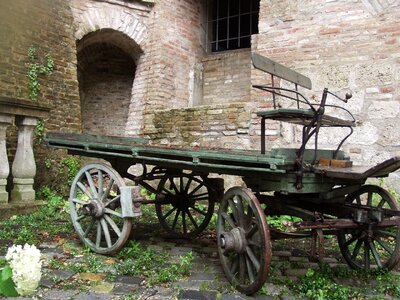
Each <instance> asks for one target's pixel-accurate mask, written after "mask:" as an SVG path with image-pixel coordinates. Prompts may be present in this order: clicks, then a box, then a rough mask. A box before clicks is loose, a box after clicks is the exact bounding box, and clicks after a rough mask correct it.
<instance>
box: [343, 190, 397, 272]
mask: <svg viewBox="0 0 400 300" xmlns="http://www.w3.org/2000/svg"><path fill="white" fill-rule="evenodd" d="M346 202H347V203H352V204H354V205H357V206H359V207H366V206H368V207H374V208H383V209H385V208H386V209H391V210H396V211H398V210H400V206H399V205H398V204H397V202H396V200H395V199H394V198H393V197H392V195H390V194H389V192H387V191H386V190H384V189H382V188H381V187H379V186H373V185H365V186H362V187H361V188H360V189H359V190H358V191H356V192H354V193H352V194H350V195H348V196H347V198H346ZM338 242H339V247H340V250H341V252H342V255H343V257H344V259H345V260H346V262H347V263H348V264H349V266H351V267H352V268H354V269H364V270H370V269H389V270H391V269H393V268H394V267H395V266H396V265H397V263H398V262H399V259H400V244H399V242H400V226H399V225H397V226H396V225H393V226H390V227H384V228H383V227H376V226H374V225H373V224H371V225H365V227H364V228H363V229H343V230H341V231H340V232H339V234H338Z"/></svg>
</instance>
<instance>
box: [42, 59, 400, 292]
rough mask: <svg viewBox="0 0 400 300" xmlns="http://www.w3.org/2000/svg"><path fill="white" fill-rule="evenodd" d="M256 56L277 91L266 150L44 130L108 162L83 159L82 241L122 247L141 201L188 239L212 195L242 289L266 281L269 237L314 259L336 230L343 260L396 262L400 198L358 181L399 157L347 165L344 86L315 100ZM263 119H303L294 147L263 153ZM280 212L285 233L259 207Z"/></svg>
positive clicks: (234, 278)
mask: <svg viewBox="0 0 400 300" xmlns="http://www.w3.org/2000/svg"><path fill="white" fill-rule="evenodd" d="M253 64H254V66H255V67H256V68H257V69H260V70H262V71H265V72H267V73H268V74H270V75H271V80H270V82H269V83H268V84H264V85H258V86H255V88H258V89H260V90H262V92H263V93H265V94H267V95H269V96H270V97H272V100H273V109H270V110H267V111H259V112H258V116H259V117H260V118H261V152H259V151H252V150H251V151H244V150H243V151H242V150H214V149H213V150H211V149H201V148H193V149H192V148H169V147H161V146H154V145H151V144H150V143H149V141H148V140H146V139H144V138H132V137H110V136H97V135H89V134H75V133H61V132H50V133H48V134H47V136H46V141H47V144H48V145H49V146H50V147H53V148H60V149H67V150H68V153H70V154H74V155H82V156H86V157H94V158H99V159H102V160H105V161H107V162H108V163H107V164H106V163H104V162H95V163H89V164H87V165H85V166H84V167H82V168H81V170H80V171H79V172H78V174H77V175H76V177H75V179H74V181H73V183H72V186H71V192H70V199H69V202H70V207H71V219H72V222H73V225H74V227H75V230H76V232H77V233H78V235H79V237H80V238H81V240H82V241H83V243H85V244H86V245H87V246H88V247H90V248H91V249H92V250H93V251H95V252H98V253H102V254H112V253H115V252H117V251H118V250H119V249H121V247H123V246H124V244H125V242H126V241H127V239H128V238H129V234H130V231H131V227H132V222H131V221H132V218H133V217H136V216H139V215H140V214H141V209H140V207H141V205H142V204H154V205H155V208H156V213H157V217H158V219H159V221H160V223H161V225H162V227H163V228H164V229H165V230H166V231H168V232H169V233H171V234H174V235H178V236H184V237H192V236H195V235H197V234H199V233H200V232H202V231H203V230H204V229H205V228H206V226H207V225H208V223H209V222H210V220H211V217H212V215H213V213H214V207H215V203H219V211H218V220H217V241H218V251H219V256H220V261H221V264H222V266H223V269H224V272H225V274H226V276H227V278H228V280H229V281H230V282H231V284H232V285H234V286H235V287H236V288H237V289H238V290H239V291H241V292H244V293H246V294H253V293H255V292H257V291H258V290H259V289H260V288H261V287H262V285H263V284H264V282H265V280H266V279H267V275H268V272H269V268H270V262H271V257H272V251H271V239H275V238H287V237H292V238H295V237H311V238H312V241H313V242H312V251H311V252H312V254H313V255H314V256H316V257H321V256H322V255H323V241H324V238H323V236H324V235H325V234H330V235H332V234H335V235H336V236H337V240H338V244H339V248H340V251H341V253H342V255H343V257H344V259H345V260H346V262H347V263H348V264H349V265H350V267H352V268H361V269H366V270H370V269H392V268H394V267H395V266H396V265H397V264H398V262H399V259H400V250H399V237H400V229H399V225H400V222H399V221H400V219H399V216H400V213H399V204H398V203H397V201H396V200H395V199H394V198H393V196H392V195H391V194H390V193H389V192H388V191H386V190H385V189H383V188H381V187H380V186H376V185H365V182H366V180H367V179H368V178H372V177H375V178H376V177H385V176H387V175H388V174H389V173H391V172H393V171H395V170H397V169H398V168H399V167H400V157H393V158H391V159H389V160H386V161H384V162H382V163H380V164H378V165H376V166H373V167H363V166H352V162H351V161H350V160H349V158H348V157H347V156H346V155H345V153H344V152H343V151H341V150H340V148H341V146H342V144H343V142H344V141H345V140H346V139H347V137H349V136H350V134H351V133H352V131H353V129H352V128H353V127H354V126H355V119H354V117H353V116H352V114H351V113H350V112H349V111H348V110H346V109H344V108H342V107H340V106H337V105H332V104H327V99H328V97H330V99H336V100H337V99H339V100H342V101H344V102H347V100H348V99H349V98H350V97H351V95H349V94H348V95H346V97H345V98H344V99H341V98H340V97H338V96H336V95H334V94H333V93H331V92H329V91H328V89H325V90H324V91H323V94H322V98H321V100H320V102H319V103H317V104H312V103H310V101H309V100H308V99H307V98H306V97H305V96H304V95H303V94H302V93H300V92H299V91H298V87H302V88H306V89H311V81H310V79H309V78H307V77H305V76H303V75H301V74H299V73H297V72H295V71H293V70H291V69H288V68H286V67H284V66H282V65H280V64H278V63H275V62H273V61H271V60H269V59H268V58H266V57H263V56H260V55H258V54H253ZM277 81H279V84H277ZM283 81H286V82H290V83H292V84H294V88H287V87H285V86H287V84H286V85H285V84H283ZM278 97H279V99H286V100H292V103H293V104H294V107H293V106H289V108H280V107H278V103H277V102H278V101H277V100H278ZM304 107H305V108H304ZM329 108H331V109H334V110H336V111H338V112H337V113H335V116H334V117H333V116H329V115H328V114H327V113H326V110H327V109H329ZM339 116H340V117H339ZM266 120H275V121H284V122H291V123H294V124H298V125H300V126H302V142H301V146H300V147H299V148H298V149H282V148H278V149H272V150H271V151H266V145H265V144H266V138H265V131H266V130H265V128H266ZM333 127H340V128H344V130H348V134H347V133H346V134H345V136H344V138H343V139H341V141H340V142H339V143H338V145H336V146H335V147H334V149H331V150H325V149H319V148H318V144H319V143H318V137H319V133H320V129H321V128H333ZM312 142H313V143H312ZM309 144H313V146H312V147H311V148H308V147H307V145H309ZM132 165H135V166H139V167H140V169H141V171H140V174H136V175H134V174H132V173H135V172H131V171H129V169H130V167H131V166H132ZM210 173H213V174H228V175H237V176H241V177H242V179H243V181H244V182H245V183H246V185H247V188H243V187H238V186H237V187H232V188H230V189H228V190H227V191H226V192H225V188H224V182H223V180H222V179H220V178H212V177H211V176H210ZM124 178H125V179H129V182H130V184H127V183H126V180H125V179H124ZM141 189H146V190H147V191H148V192H149V193H152V194H154V195H155V197H154V200H149V199H146V198H145V197H143V195H142V193H141ZM279 215H287V216H291V217H295V218H296V219H295V220H297V222H295V223H293V224H292V225H291V226H290V227H288V228H286V229H287V230H282V229H280V230H279V229H277V228H273V227H271V226H268V224H267V218H266V216H268V217H269V216H279Z"/></svg>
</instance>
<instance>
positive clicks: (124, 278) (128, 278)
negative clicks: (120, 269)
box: [114, 276, 143, 285]
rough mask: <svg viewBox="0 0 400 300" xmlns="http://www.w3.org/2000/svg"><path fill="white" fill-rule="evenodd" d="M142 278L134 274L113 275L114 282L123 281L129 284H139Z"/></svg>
mask: <svg viewBox="0 0 400 300" xmlns="http://www.w3.org/2000/svg"><path fill="white" fill-rule="evenodd" d="M142 281H143V279H142V278H140V277H135V276H117V277H115V280H114V282H116V283H123V284H131V285H140V284H141V283H142Z"/></svg>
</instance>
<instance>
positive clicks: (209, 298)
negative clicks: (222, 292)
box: [178, 290, 217, 300]
mask: <svg viewBox="0 0 400 300" xmlns="http://www.w3.org/2000/svg"><path fill="white" fill-rule="evenodd" d="M216 298H217V292H209V291H207V292H205V291H196V290H181V291H179V294H178V299H180V300H186V299H187V300H189V299H190V300H215V299H216Z"/></svg>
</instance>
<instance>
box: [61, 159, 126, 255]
mask: <svg viewBox="0 0 400 300" xmlns="http://www.w3.org/2000/svg"><path fill="white" fill-rule="evenodd" d="M123 186H125V182H124V180H123V179H122V178H121V176H120V175H119V174H118V173H117V171H115V170H114V169H112V168H110V167H108V166H106V165H103V164H99V163H94V164H88V165H86V166H84V167H83V168H82V169H81V170H79V172H78V174H77V175H76V176H75V179H74V181H73V182H72V186H71V191H70V198H69V203H70V210H71V211H70V214H71V220H72V224H73V225H74V228H75V230H76V232H77V233H78V236H79V238H80V239H81V240H82V242H83V243H84V244H85V245H87V246H88V247H89V248H90V249H92V250H93V251H94V252H97V253H100V254H112V253H115V252H117V251H118V250H120V249H121V248H122V247H123V246H124V244H125V242H126V241H127V239H128V238H129V234H130V231H131V228H132V220H131V218H124V217H123V216H122V204H121V190H120V188H121V187H123Z"/></svg>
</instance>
